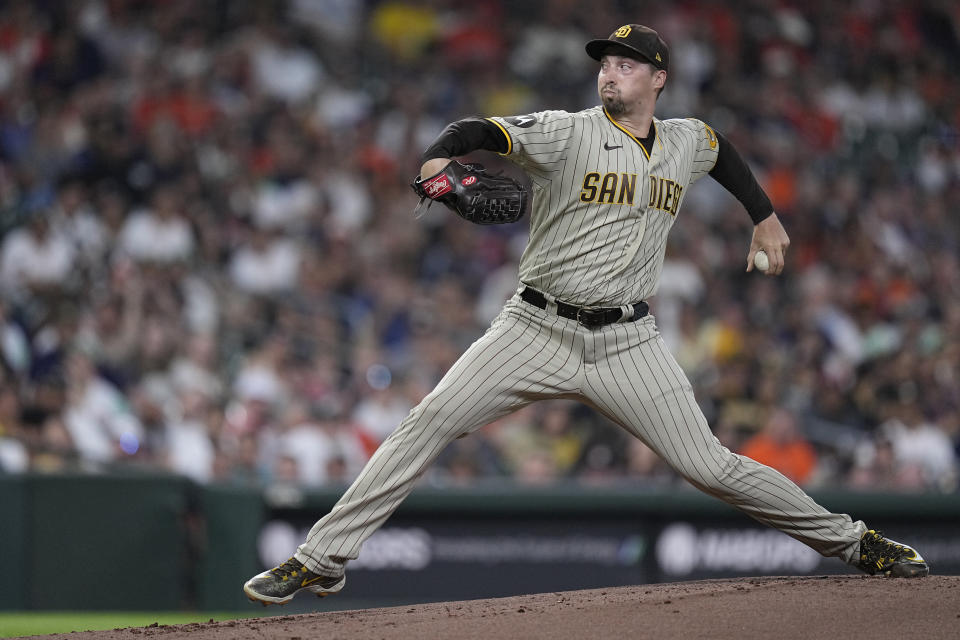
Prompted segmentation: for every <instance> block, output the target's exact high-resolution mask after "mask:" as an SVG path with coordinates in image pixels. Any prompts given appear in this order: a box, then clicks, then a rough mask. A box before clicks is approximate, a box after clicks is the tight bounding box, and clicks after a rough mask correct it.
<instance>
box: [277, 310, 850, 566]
mask: <svg viewBox="0 0 960 640" xmlns="http://www.w3.org/2000/svg"><path fill="white" fill-rule="evenodd" d="M557 397H565V398H575V399H578V400H580V401H582V402H584V403H585V404H587V405H589V406H591V407H593V408H595V409H596V410H598V411H599V412H601V413H602V414H604V415H605V416H607V417H608V418H610V419H611V420H613V421H614V422H615V423H617V424H619V425H620V426H621V427H623V428H624V429H626V430H627V431H628V432H630V433H631V434H633V435H634V436H636V437H637V438H639V439H640V440H642V441H643V442H644V443H645V444H646V445H647V446H649V447H650V448H651V449H653V450H654V451H655V452H656V453H657V454H658V455H659V456H661V457H662V458H663V459H664V460H665V461H666V462H667V463H668V464H669V465H670V466H671V467H672V468H673V469H674V470H675V471H676V472H677V473H679V474H680V475H682V476H683V477H684V478H686V479H687V480H688V481H689V482H691V483H692V484H693V485H694V486H696V487H697V488H698V489H701V490H702V491H705V492H706V493H708V494H710V495H713V496H716V497H717V498H719V499H721V500H723V501H724V502H726V503H728V504H730V505H732V506H733V507H736V508H737V509H739V510H741V511H743V512H744V513H746V514H747V515H749V516H751V517H752V518H755V519H756V520H758V521H760V522H763V523H765V524H768V525H770V526H772V527H774V528H776V529H779V530H780V531H783V532H784V533H786V534H787V535H790V536H792V537H794V538H796V539H797V540H800V541H801V542H804V543H805V544H807V545H809V546H810V547H812V548H813V549H815V550H817V551H818V552H820V553H821V554H822V555H825V556H837V557H840V558H841V559H842V560H844V561H845V562H852V561H854V560H855V559H856V554H857V549H858V547H859V545H858V543H859V540H860V535H861V534H862V533H863V532H864V531H866V526H865V525H864V524H863V522H860V521H857V522H853V521H852V520H851V518H850V516H848V515H844V514H835V513H831V512H829V511H827V510H826V509H824V508H823V507H821V506H820V505H818V504H817V503H816V502H814V501H813V499H812V498H810V497H809V496H808V495H807V494H806V493H804V492H803V490H801V489H800V488H799V487H798V486H797V485H795V484H794V483H793V482H791V481H790V480H788V479H787V478H786V477H785V476H783V475H782V474H780V473H779V472H777V471H775V470H774V469H771V468H770V467H767V466H765V465H761V464H759V463H757V462H755V461H753V460H751V459H749V458H746V457H743V456H741V455H738V454H735V453H732V452H730V450H729V449H727V448H726V447H724V446H723V445H722V444H720V441H719V440H717V438H716V437H715V436H714V435H713V433H712V432H711V431H710V428H709V426H708V425H707V421H706V418H705V417H704V415H703V412H702V411H701V410H700V408H699V407H698V405H697V403H696V401H695V400H694V397H693V391H692V388H691V385H690V383H689V381H688V380H687V377H686V375H684V373H683V371H682V370H681V369H680V367H679V365H678V364H677V362H676V360H675V359H674V358H673V356H672V355H671V354H670V353H669V352H668V351H667V349H666V348H665V347H664V344H663V340H662V339H661V338H660V335H659V333H658V332H657V329H656V326H655V324H654V320H653V317H651V316H647V317H645V318H643V319H641V320H639V321H636V322H626V323H617V324H612V325H607V326H605V327H603V328H600V329H593V330H591V329H587V328H585V327H582V326H580V325H579V324H577V323H576V322H575V321H573V320H568V319H566V318H561V317H559V316H557V315H556V314H555V313H553V311H552V310H551V309H550V308H549V307H548V309H547V310H542V309H539V308H537V307H534V306H532V305H530V304H527V303H525V302H523V301H521V300H520V299H519V296H516V295H515V296H514V297H513V298H512V299H511V300H510V301H508V302H507V304H506V306H505V307H504V309H503V311H502V312H501V313H500V315H499V316H497V318H496V319H495V320H494V321H493V323H492V324H491V326H490V328H489V329H488V330H487V331H486V333H485V334H484V335H483V336H482V337H481V338H480V339H479V340H477V341H476V342H475V343H474V344H473V345H471V346H470V348H469V349H467V351H466V352H465V353H464V354H463V355H462V356H461V357H460V359H459V360H458V361H457V362H456V363H455V364H454V365H453V367H451V369H450V371H448V372H447V374H446V375H445V376H444V377H443V379H442V380H441V381H440V383H439V384H438V385H437V387H436V388H435V389H434V390H433V391H432V392H431V393H430V394H429V395H428V396H427V397H426V398H424V400H423V401H422V402H421V403H420V404H419V405H417V406H416V407H415V408H414V409H413V410H412V411H411V412H410V414H409V415H408V416H407V417H406V418H405V419H404V420H403V421H402V422H401V423H400V426H399V427H398V428H397V429H396V431H394V432H393V434H391V435H390V436H389V437H388V438H387V439H386V440H385V441H384V442H383V444H381V445H380V448H379V449H378V450H377V451H376V453H374V454H373V456H372V457H371V458H370V460H369V462H368V463H367V465H366V467H365V468H364V469H363V471H362V472H361V473H360V475H359V476H358V477H357V479H356V480H355V481H354V483H353V485H352V486H351V487H350V488H349V489H348V490H347V491H346V493H344V495H343V497H341V498H340V500H339V501H338V502H337V504H336V505H335V506H334V507H333V509H332V510H331V512H330V513H329V514H328V515H326V516H325V517H323V518H322V519H320V520H319V521H318V522H317V523H316V524H315V525H314V526H313V528H312V529H311V530H310V533H309V534H308V536H307V539H306V541H305V542H304V543H303V544H302V545H300V547H299V548H298V549H297V552H296V554H295V557H296V558H297V559H298V560H299V561H300V562H302V563H303V564H304V565H305V566H306V567H307V568H308V569H310V570H311V571H313V572H315V573H320V574H324V575H340V574H342V573H343V571H344V566H345V564H346V562H347V561H348V560H350V559H352V558H356V557H357V554H359V552H360V546H361V545H362V544H363V542H364V540H366V539H367V538H368V537H369V536H370V534H372V533H373V532H374V531H375V530H376V529H377V528H379V527H380V526H381V525H382V524H383V523H384V522H385V521H386V520H387V518H388V517H389V516H390V514H392V513H393V511H394V510H395V509H396V508H397V507H398V506H399V505H400V502H401V501H402V500H403V499H404V498H406V496H407V495H408V494H409V493H410V491H411V490H412V489H413V486H414V484H415V482H416V480H417V479H418V478H419V477H420V476H421V475H422V474H423V473H424V472H425V471H426V470H427V468H428V467H429V465H430V464H431V463H432V462H433V461H434V460H435V459H436V458H437V456H438V455H439V454H440V452H441V451H442V450H443V448H444V447H445V446H446V445H447V444H449V443H450V442H451V441H453V440H454V439H455V438H457V437H458V436H461V435H463V434H466V433H470V432H472V431H476V430H477V429H479V428H480V427H482V426H484V425H486V424H488V423H490V422H493V421H495V420H497V419H498V418H501V417H503V416H505V415H507V414H509V413H511V412H513V411H515V410H517V409H519V408H521V407H523V406H525V405H527V404H529V403H531V402H534V401H537V400H544V399H548V398H557Z"/></svg>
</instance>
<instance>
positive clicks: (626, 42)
mask: <svg viewBox="0 0 960 640" xmlns="http://www.w3.org/2000/svg"><path fill="white" fill-rule="evenodd" d="M612 46H620V47H624V48H626V49H629V50H630V51H631V52H633V53H635V54H637V55H638V56H640V58H641V59H643V60H646V61H647V62H649V63H650V64H652V65H653V66H654V67H656V68H657V69H663V70H664V71H666V70H667V66H668V65H669V64H670V49H669V47H667V43H666V42H664V41H663V38H661V37H660V34H659V33H657V32H656V31H654V30H653V29H651V28H650V27H645V26H643V25H642V24H625V25H623V26H622V27H620V28H619V29H617V30H616V31H614V32H613V33H611V34H610V37H609V38H607V39H605V40H591V41H590V42H588V43H587V46H586V49H587V55H589V56H590V57H591V58H593V59H594V60H599V59H600V58H602V57H603V54H605V53H607V49H608V48H610V47H612Z"/></svg>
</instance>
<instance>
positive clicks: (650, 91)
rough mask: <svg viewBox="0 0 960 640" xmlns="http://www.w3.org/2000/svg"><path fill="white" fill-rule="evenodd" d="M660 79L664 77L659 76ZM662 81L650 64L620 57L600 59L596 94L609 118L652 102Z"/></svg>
mask: <svg viewBox="0 0 960 640" xmlns="http://www.w3.org/2000/svg"><path fill="white" fill-rule="evenodd" d="M663 75H664V76H665V75H666V74H663ZM662 86H663V78H661V77H660V74H658V73H657V69H655V68H654V66H653V65H651V64H648V63H646V62H640V61H639V60H635V59H634V58H626V57H623V56H614V55H609V56H603V58H601V60H600V73H599V74H598V75H597V91H598V92H599V93H600V99H601V100H602V101H603V106H604V107H606V109H607V111H608V112H609V113H610V115H615V116H616V115H623V114H626V113H631V112H633V111H634V110H635V109H636V108H637V107H639V106H642V105H652V104H653V103H654V102H656V99H657V92H656V90H657V89H658V88H660V87H662Z"/></svg>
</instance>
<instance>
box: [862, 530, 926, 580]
mask: <svg viewBox="0 0 960 640" xmlns="http://www.w3.org/2000/svg"><path fill="white" fill-rule="evenodd" d="M857 567H859V568H860V570H861V571H865V572H866V573H869V574H870V575H875V574H878V573H880V574H883V575H885V576H888V577H891V578H922V577H923V576H925V575H927V574H928V573H930V567H929V566H928V565H927V563H926V562H925V561H924V559H923V558H922V557H920V554H919V553H917V550H916V549H914V548H913V547H910V546H907V545H905V544H902V543H900V542H897V541H896V540H890V539H889V538H884V537H883V534H882V533H881V532H880V531H874V530H873V529H870V530H869V531H867V532H866V533H864V534H863V535H862V536H860V562H859V563H858V564H857Z"/></svg>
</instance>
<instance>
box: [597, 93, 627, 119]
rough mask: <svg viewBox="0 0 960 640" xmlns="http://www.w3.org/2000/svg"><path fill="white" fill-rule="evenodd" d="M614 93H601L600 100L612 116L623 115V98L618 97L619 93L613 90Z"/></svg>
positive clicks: (625, 108) (624, 107) (625, 107)
mask: <svg viewBox="0 0 960 640" xmlns="http://www.w3.org/2000/svg"><path fill="white" fill-rule="evenodd" d="M614 91H615V93H614V94H613V95H610V94H609V93H601V94H600V99H601V100H603V107H604V109H606V110H607V113H609V114H610V115H612V116H619V115H623V113H624V112H626V110H627V106H626V105H625V104H624V103H623V98H622V97H621V96H620V92H619V91H616V89H614Z"/></svg>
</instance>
